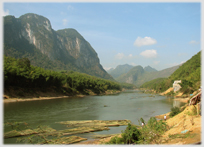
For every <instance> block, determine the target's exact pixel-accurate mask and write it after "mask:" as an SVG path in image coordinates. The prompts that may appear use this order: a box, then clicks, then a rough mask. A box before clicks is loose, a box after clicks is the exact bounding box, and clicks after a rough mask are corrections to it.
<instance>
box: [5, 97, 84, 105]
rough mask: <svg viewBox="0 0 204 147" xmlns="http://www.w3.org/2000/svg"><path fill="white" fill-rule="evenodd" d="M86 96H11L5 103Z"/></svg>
mask: <svg viewBox="0 0 204 147" xmlns="http://www.w3.org/2000/svg"><path fill="white" fill-rule="evenodd" d="M84 96H85V95H77V96H59V97H39V98H9V99H4V103H10V102H22V101H37V100H50V99H59V98H71V97H84Z"/></svg>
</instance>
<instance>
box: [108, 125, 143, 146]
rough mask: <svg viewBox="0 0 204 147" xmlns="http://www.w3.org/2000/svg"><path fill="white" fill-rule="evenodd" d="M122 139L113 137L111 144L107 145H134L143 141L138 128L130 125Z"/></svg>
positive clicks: (123, 133)
mask: <svg viewBox="0 0 204 147" xmlns="http://www.w3.org/2000/svg"><path fill="white" fill-rule="evenodd" d="M121 136H122V138H121V137H117V136H115V137H112V138H111V140H110V141H109V142H107V143H106V144H133V143H136V144H137V143H139V141H140V140H141V139H142V133H141V131H140V130H138V129H137V128H136V126H134V125H131V124H130V123H129V124H128V126H127V127H126V129H125V131H124V132H123V131H122V134H121Z"/></svg>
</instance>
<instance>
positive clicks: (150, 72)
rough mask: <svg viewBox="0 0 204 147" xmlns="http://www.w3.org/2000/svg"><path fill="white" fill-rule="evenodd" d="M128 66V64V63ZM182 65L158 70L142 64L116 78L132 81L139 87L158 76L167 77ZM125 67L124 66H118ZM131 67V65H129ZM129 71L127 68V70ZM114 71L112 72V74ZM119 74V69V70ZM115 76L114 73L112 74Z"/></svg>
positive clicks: (131, 82) (127, 81)
mask: <svg viewBox="0 0 204 147" xmlns="http://www.w3.org/2000/svg"><path fill="white" fill-rule="evenodd" d="M126 66H127V65H126ZM179 66H181V65H177V66H174V67H171V68H167V69H164V70H161V71H157V70H156V69H154V68H152V67H151V66H146V67H145V68H143V67H142V66H140V65H138V66H134V67H133V66H132V68H130V70H129V71H128V72H126V73H124V74H121V75H120V76H117V77H116V78H115V79H116V81H118V82H121V83H130V84H134V85H136V86H137V87H139V86H140V85H142V84H143V83H145V82H147V81H151V80H153V79H156V78H166V77H169V76H170V75H171V74H172V73H173V72H174V71H175V70H176V69H178V68H179ZM118 67H123V66H118ZM129 67H130V66H129ZM126 71H127V70H126ZM112 73H113V71H111V72H110V74H111V75H112ZM118 74H119V71H118ZM112 76H113V77H114V75H112Z"/></svg>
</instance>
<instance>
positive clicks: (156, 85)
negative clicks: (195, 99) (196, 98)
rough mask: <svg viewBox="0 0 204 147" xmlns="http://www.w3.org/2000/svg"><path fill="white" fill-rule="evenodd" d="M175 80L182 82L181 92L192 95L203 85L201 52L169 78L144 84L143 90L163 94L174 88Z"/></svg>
mask: <svg viewBox="0 0 204 147" xmlns="http://www.w3.org/2000/svg"><path fill="white" fill-rule="evenodd" d="M175 80H181V81H182V83H181V84H180V85H181V87H182V88H181V90H180V91H181V92H184V94H190V93H192V92H193V91H195V90H197V89H199V88H200V85H201V51H200V52H198V53H197V54H196V55H194V56H193V57H192V58H191V59H189V60H188V61H186V62H185V63H184V64H183V65H182V66H180V67H179V68H178V69H177V70H176V71H175V72H174V73H173V74H172V75H171V76H170V77H169V78H166V79H164V78H159V79H155V80H152V81H149V82H147V83H144V84H143V85H142V86H140V87H141V88H148V89H154V90H156V91H157V92H163V91H165V90H167V89H168V88H170V87H172V84H173V82H174V81H175Z"/></svg>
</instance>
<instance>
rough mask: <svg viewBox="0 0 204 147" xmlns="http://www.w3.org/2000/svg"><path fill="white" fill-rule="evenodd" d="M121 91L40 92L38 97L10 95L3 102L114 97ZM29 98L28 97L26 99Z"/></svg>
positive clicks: (4, 96) (26, 94)
mask: <svg viewBox="0 0 204 147" xmlns="http://www.w3.org/2000/svg"><path fill="white" fill-rule="evenodd" d="M120 92H121V91H118V90H107V91H105V92H104V93H101V94H96V93H94V92H92V91H89V94H86V95H85V94H72V95H63V94H62V93H59V92H58V93H55V91H46V92H41V91H38V94H37V97H34V96H36V94H34V95H33V97H32V93H24V96H23V97H19V96H18V97H9V96H8V95H3V98H4V100H3V102H4V103H9V102H21V101H36V100H50V99H60V98H73V97H85V96H88V95H92V96H93V95H112V94H118V93H120ZM40 95H41V96H40ZM12 96H15V92H13V93H12ZM26 96H27V97H26Z"/></svg>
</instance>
